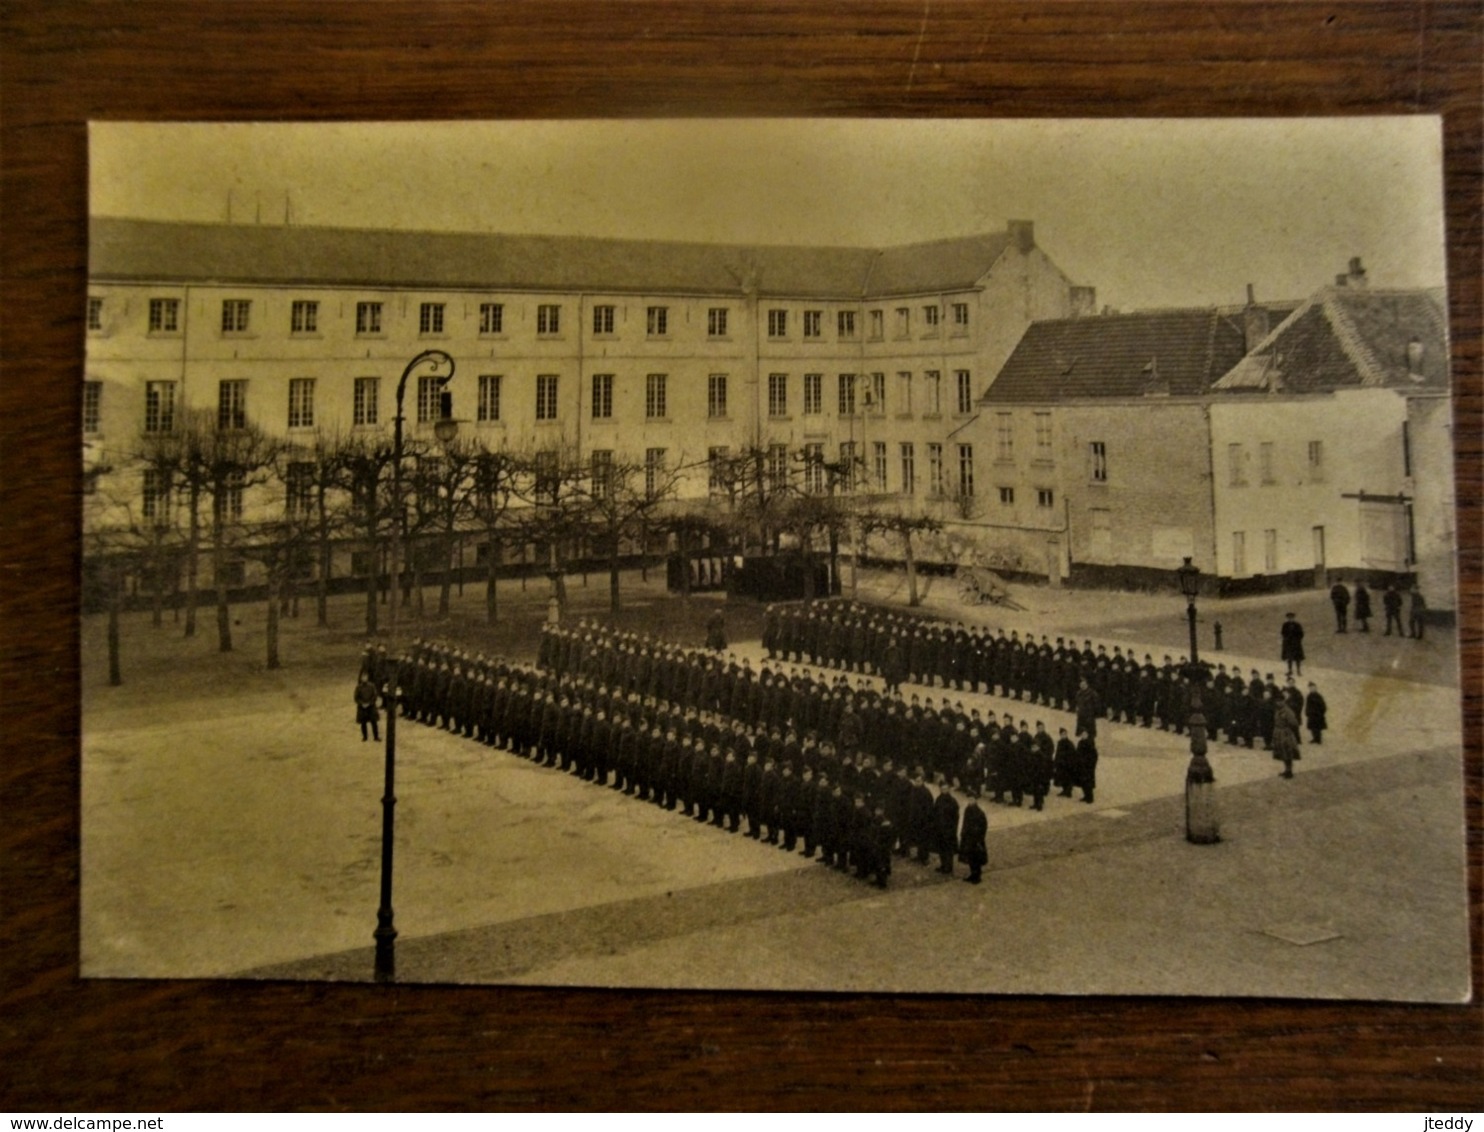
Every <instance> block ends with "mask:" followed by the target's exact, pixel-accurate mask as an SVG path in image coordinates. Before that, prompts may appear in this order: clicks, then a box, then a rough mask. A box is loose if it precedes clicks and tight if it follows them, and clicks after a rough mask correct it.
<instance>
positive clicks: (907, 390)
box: [897, 369, 912, 417]
mask: <svg viewBox="0 0 1484 1132" xmlns="http://www.w3.org/2000/svg"><path fill="white" fill-rule="evenodd" d="M897 415H898V416H909V417H910V416H911V415H912V371H911V370H905V369H904V370H898V371H897Z"/></svg>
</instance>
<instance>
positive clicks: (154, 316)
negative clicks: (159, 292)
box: [149, 299, 180, 334]
mask: <svg viewBox="0 0 1484 1132" xmlns="http://www.w3.org/2000/svg"><path fill="white" fill-rule="evenodd" d="M149 332H150V333H151V334H178V333H179V332H180V300H179V299H151V300H150V301H149Z"/></svg>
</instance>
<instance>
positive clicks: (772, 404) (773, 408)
mask: <svg viewBox="0 0 1484 1132" xmlns="http://www.w3.org/2000/svg"><path fill="white" fill-rule="evenodd" d="M768 416H770V417H786V416H788V374H786V373H770V374H768Z"/></svg>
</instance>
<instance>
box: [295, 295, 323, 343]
mask: <svg viewBox="0 0 1484 1132" xmlns="http://www.w3.org/2000/svg"><path fill="white" fill-rule="evenodd" d="M289 332H290V333H292V334H317V333H318V332H319V303H317V302H315V301H314V300H313V299H295V300H294V301H293V303H292V305H291V306H290V307H289Z"/></svg>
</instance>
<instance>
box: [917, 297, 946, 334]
mask: <svg viewBox="0 0 1484 1132" xmlns="http://www.w3.org/2000/svg"><path fill="white" fill-rule="evenodd" d="M942 313H943V312H942V308H941V307H939V306H938V304H937V303H933V304H931V305H930V306H925V307H923V308H922V332H923V333H924V334H926V335H927V336H928V337H929V338H932V337H934V336H935V335H936V334H937V333H938V323H939V320H940V319H941V318H942Z"/></svg>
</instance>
